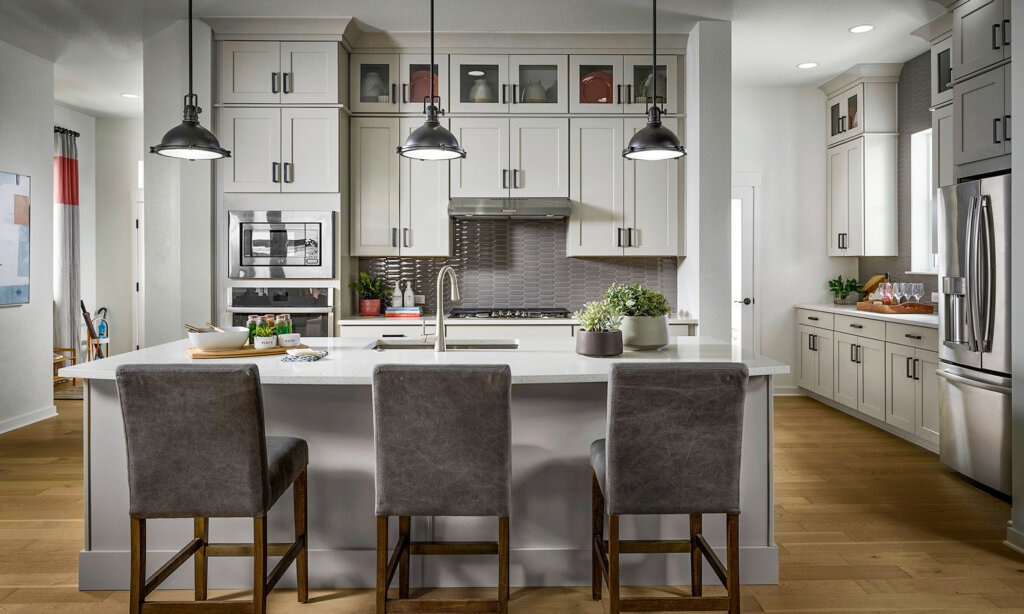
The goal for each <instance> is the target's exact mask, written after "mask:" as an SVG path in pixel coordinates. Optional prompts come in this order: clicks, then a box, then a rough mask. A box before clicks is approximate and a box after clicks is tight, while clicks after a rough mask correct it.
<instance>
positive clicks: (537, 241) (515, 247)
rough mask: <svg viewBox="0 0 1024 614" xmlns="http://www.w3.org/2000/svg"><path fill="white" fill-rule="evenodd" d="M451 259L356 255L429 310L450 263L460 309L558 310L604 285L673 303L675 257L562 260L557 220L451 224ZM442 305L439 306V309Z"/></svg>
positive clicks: (362, 266) (362, 265)
mask: <svg viewBox="0 0 1024 614" xmlns="http://www.w3.org/2000/svg"><path fill="white" fill-rule="evenodd" d="M454 224H455V225H454V229H453V233H454V237H453V238H454V241H453V243H454V245H453V252H452V253H453V254H454V255H453V256H452V257H451V258H360V259H359V270H360V271H365V272H370V273H375V274H377V275H381V276H384V277H386V278H387V279H388V282H389V285H390V283H391V282H393V281H394V280H396V279H400V280H402V289H403V290H404V289H405V281H406V280H410V281H412V285H413V289H414V290H415V291H416V294H423V295H425V296H426V305H425V306H424V313H433V312H434V302H435V299H436V283H437V272H438V271H439V270H440V269H441V267H443V266H444V265H446V264H450V265H451V266H452V268H454V269H455V272H456V273H457V274H458V278H459V292H460V293H461V295H462V300H461V301H460V302H459V303H457V305H456V306H462V307H565V308H567V309H570V310H576V309H579V308H580V307H581V306H582V305H583V303H585V302H587V301H592V300H596V299H599V298H601V297H602V296H604V291H605V290H606V289H607V288H608V286H610V285H611V284H612V283H615V282H620V283H632V282H640V284H642V285H644V286H647V287H650V288H654V289H656V290H658V291H660V292H662V293H664V294H665V296H666V297H668V299H669V302H670V303H672V304H673V306H675V300H676V296H677V295H676V259H675V258H671V257H669V258H644V257H629V258H627V257H612V258H568V257H566V255H565V235H566V221H565V220H455V223H454ZM447 306H448V303H447V302H446V307H447Z"/></svg>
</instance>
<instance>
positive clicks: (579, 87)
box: [569, 55, 625, 113]
mask: <svg viewBox="0 0 1024 614" xmlns="http://www.w3.org/2000/svg"><path fill="white" fill-rule="evenodd" d="M569 80H570V85H569V112H570V113H621V112H622V100H623V98H622V95H623V88H624V87H625V86H624V84H623V83H622V56H621V55H573V56H569Z"/></svg>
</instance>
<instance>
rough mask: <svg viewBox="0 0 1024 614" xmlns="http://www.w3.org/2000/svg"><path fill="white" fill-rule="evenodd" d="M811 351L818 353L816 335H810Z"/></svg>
mask: <svg viewBox="0 0 1024 614" xmlns="http://www.w3.org/2000/svg"><path fill="white" fill-rule="evenodd" d="M811 342H812V343H811V349H812V350H814V351H815V352H817V351H818V335H811Z"/></svg>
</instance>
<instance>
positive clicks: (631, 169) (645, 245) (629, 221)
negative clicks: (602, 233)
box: [622, 117, 685, 256]
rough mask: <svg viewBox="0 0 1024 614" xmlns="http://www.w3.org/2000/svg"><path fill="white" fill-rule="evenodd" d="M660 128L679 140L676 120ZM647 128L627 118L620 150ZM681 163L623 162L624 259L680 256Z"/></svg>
mask: <svg viewBox="0 0 1024 614" xmlns="http://www.w3.org/2000/svg"><path fill="white" fill-rule="evenodd" d="M662 124H664V125H665V126H666V127H667V128H669V129H671V130H672V131H673V132H675V133H676V134H677V135H679V136H680V138H682V135H681V134H680V133H679V131H678V130H679V122H678V120H676V119H674V118H670V117H666V118H663V119H662ZM646 126H647V120H646V119H641V118H628V119H626V120H625V130H624V134H623V136H622V138H623V139H624V141H623V143H622V146H623V147H625V146H626V145H627V144H628V142H629V140H630V139H631V138H633V135H634V134H636V133H637V132H638V131H640V130H642V129H643V128H645V127H646ZM682 164H685V162H683V161H682V160H680V159H678V158H676V159H672V160H627V159H625V158H623V159H622V165H623V168H624V171H623V184H624V192H625V197H624V200H623V203H624V212H625V220H624V222H625V226H626V241H625V244H626V248H625V251H624V252H623V253H624V254H625V255H626V256H677V255H679V171H680V167H681V165H682Z"/></svg>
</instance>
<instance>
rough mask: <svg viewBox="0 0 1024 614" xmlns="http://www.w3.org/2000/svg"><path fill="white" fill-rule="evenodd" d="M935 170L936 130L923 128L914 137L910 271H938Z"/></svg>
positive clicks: (911, 184) (911, 140)
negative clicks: (933, 145) (933, 138)
mask: <svg viewBox="0 0 1024 614" xmlns="http://www.w3.org/2000/svg"><path fill="white" fill-rule="evenodd" d="M937 198H938V197H937V190H936V186H935V169H934V168H933V167H932V131H931V128H929V129H928V130H922V131H920V132H916V133H914V134H912V135H911V136H910V268H911V270H910V271H907V272H908V273H910V272H913V273H936V272H937V271H938V255H937V254H936V251H937V250H938V247H939V246H938V241H937V239H936V230H937V229H936V227H935V209H936V206H937V204H938V203H937V202H936V199H937Z"/></svg>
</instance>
